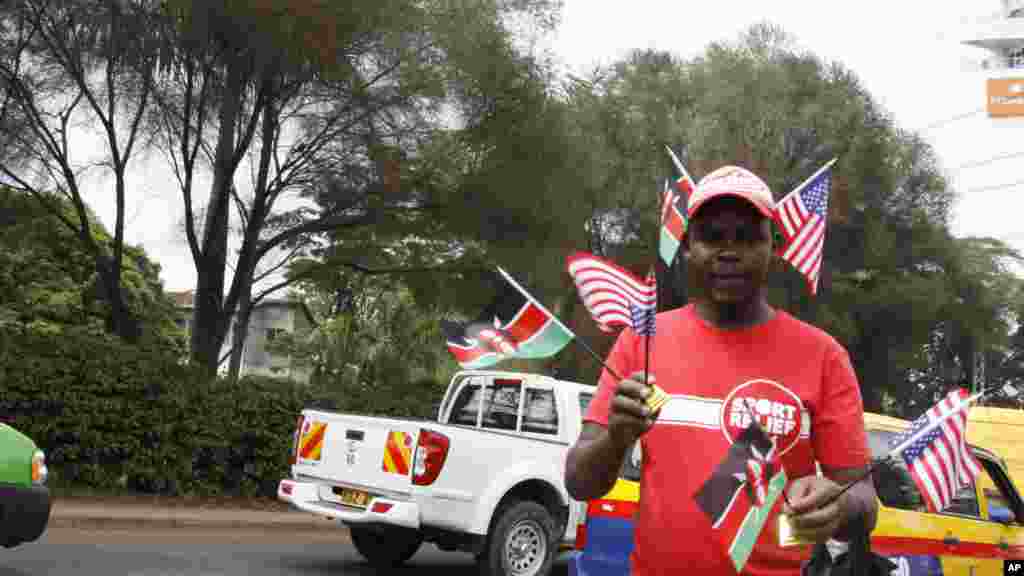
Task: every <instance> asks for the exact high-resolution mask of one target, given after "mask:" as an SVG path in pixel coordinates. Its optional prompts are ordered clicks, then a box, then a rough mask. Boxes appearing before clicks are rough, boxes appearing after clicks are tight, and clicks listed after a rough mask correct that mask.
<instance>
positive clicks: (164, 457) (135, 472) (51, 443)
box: [0, 322, 315, 496]
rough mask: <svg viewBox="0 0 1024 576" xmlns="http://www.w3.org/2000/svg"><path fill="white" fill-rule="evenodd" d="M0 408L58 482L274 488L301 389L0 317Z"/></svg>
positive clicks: (137, 487) (206, 491)
mask: <svg viewBox="0 0 1024 576" xmlns="http://www.w3.org/2000/svg"><path fill="white" fill-rule="evenodd" d="M0 389H2V394H0V415H3V416H5V417H7V418H8V419H10V420H13V425H14V426H15V427H16V428H18V429H19V430H21V431H23V432H24V433H26V434H28V435H29V436H31V437H32V438H33V439H34V440H35V441H36V443H37V444H39V445H40V447H41V448H42V449H43V450H45V451H46V454H47V459H48V461H49V464H50V469H51V471H52V473H53V475H54V481H55V482H57V483H58V484H61V485H67V486H79V487H89V488H97V489H100V490H110V489H121V490H128V491H132V492H141V493H154V494H167V495H175V494H185V493H188V494H201V495H212V494H233V495H243V496H254V495H266V496H273V495H274V493H275V489H276V485H277V482H278V480H280V479H281V478H283V477H285V476H287V474H288V462H287V461H288V451H289V449H290V447H291V441H292V433H293V431H294V427H295V422H296V418H297V416H298V414H299V412H300V411H301V410H302V408H303V407H304V406H305V405H308V404H311V403H313V402H314V400H315V398H313V397H312V393H311V392H310V391H309V390H308V389H305V388H303V387H301V386H299V385H297V384H295V383H293V382H291V381H288V380H278V379H268V378H243V379H241V380H240V381H239V382H237V383H235V384H229V383H227V382H226V381H224V380H215V381H212V382H211V381H203V380H202V379H200V378H199V377H198V375H197V373H196V372H194V371H193V370H191V369H189V368H188V367H186V366H183V365H181V364H180V363H179V362H178V359H177V358H176V357H175V356H174V355H173V354H171V353H168V352H167V351H164V350H160V349H156V348H145V347H134V346H129V345H126V344H124V343H122V342H121V341H119V340H118V339H116V338H115V337H112V336H109V335H106V334H103V333H102V332H97V331H94V330H90V329H88V328H62V329H58V330H53V329H45V330H43V329H39V328H38V327H35V326H33V325H26V324H18V323H12V322H8V323H2V322H0Z"/></svg>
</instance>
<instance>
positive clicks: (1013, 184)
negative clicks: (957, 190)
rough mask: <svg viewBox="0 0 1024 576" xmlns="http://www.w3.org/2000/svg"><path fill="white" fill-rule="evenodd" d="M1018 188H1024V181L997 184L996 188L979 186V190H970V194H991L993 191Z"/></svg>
mask: <svg viewBox="0 0 1024 576" xmlns="http://www.w3.org/2000/svg"><path fill="white" fill-rule="evenodd" d="M1017 186H1024V180H1018V181H1016V182H1009V183H1007V184H996V185H994V186H979V187H977V188H969V189H968V190H967V191H968V192H991V191H992V190H1003V189H1006V188H1015V187H1017Z"/></svg>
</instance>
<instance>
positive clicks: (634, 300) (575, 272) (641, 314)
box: [566, 252, 658, 332]
mask: <svg viewBox="0 0 1024 576" xmlns="http://www.w3.org/2000/svg"><path fill="white" fill-rule="evenodd" d="M566 262H567V264H566V269H567V270H568V272H569V276H571V277H572V280H573V283H575V284H576V290H577V291H578V292H579V295H580V299H581V300H583V305H584V306H586V308H587V310H588V311H589V312H590V315H591V316H593V317H594V321H596V322H597V325H598V327H599V328H600V329H601V330H603V331H605V332H613V331H614V330H615V328H616V327H622V326H630V327H633V328H634V329H636V327H637V325H636V324H635V321H634V318H639V319H641V320H643V319H644V318H646V316H645V315H646V314H650V315H651V318H652V320H650V322H651V324H650V329H651V330H653V328H654V326H653V315H654V311H655V310H656V308H657V297H658V292H657V286H656V285H655V282H654V281H653V280H652V279H650V277H648V279H647V280H641V279H640V278H637V277H636V276H635V275H634V274H633V273H632V272H630V271H629V270H626V269H625V268H623V267H621V266H619V265H617V264H615V263H613V262H610V261H608V260H605V259H604V258H600V257H598V256H594V255H593V254H590V253H588V252H575V253H573V254H570V255H569V257H568V258H567V260H566ZM644 328H645V329H647V328H646V325H645V327H644Z"/></svg>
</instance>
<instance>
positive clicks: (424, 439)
mask: <svg viewBox="0 0 1024 576" xmlns="http://www.w3.org/2000/svg"><path fill="white" fill-rule="evenodd" d="M449 445H450V442H449V440H448V437H447V436H445V435H444V434H441V433H440V432H433V431H431V430H420V437H419V440H417V441H416V456H415V457H414V458H413V468H412V483H413V484H415V485H417V486H429V485H431V484H433V483H434V481H435V480H437V477H438V475H440V474H441V468H444V462H445V460H446V459H447V458H448V446H449Z"/></svg>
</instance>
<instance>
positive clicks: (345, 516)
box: [277, 479, 420, 530]
mask: <svg viewBox="0 0 1024 576" xmlns="http://www.w3.org/2000/svg"><path fill="white" fill-rule="evenodd" d="M322 486H323V485H322V484H320V483H318V482H303V481H299V480H291V479H287V480H281V482H280V483H278V485H277V498H278V499H279V500H281V501H283V502H287V503H288V504H291V505H292V506H293V507H295V508H297V509H299V510H302V511H304V512H309V513H311V514H318V515H320V516H325V517H327V518H331V519H338V520H341V521H342V522H345V523H346V524H391V525H393V526H403V527H405V528H412V529H414V530H419V528H420V510H419V506H418V505H417V504H416V503H415V502H406V501H402V500H393V499H390V498H385V497H381V496H376V497H373V498H371V499H370V501H369V502H368V503H367V505H366V508H356V507H353V506H346V505H344V504H339V503H337V502H331V501H328V500H324V499H322V498H321V497H320V488H321V487H322Z"/></svg>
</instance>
